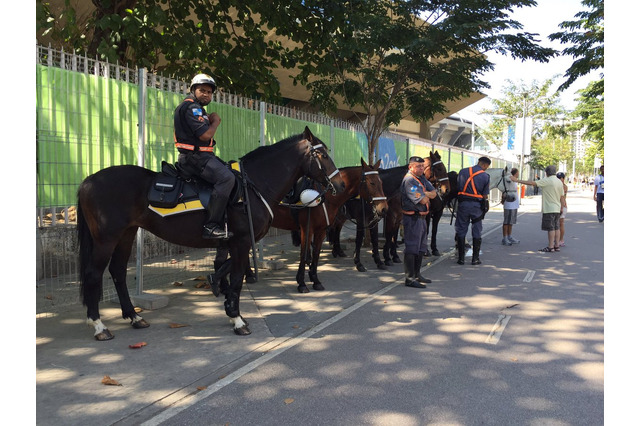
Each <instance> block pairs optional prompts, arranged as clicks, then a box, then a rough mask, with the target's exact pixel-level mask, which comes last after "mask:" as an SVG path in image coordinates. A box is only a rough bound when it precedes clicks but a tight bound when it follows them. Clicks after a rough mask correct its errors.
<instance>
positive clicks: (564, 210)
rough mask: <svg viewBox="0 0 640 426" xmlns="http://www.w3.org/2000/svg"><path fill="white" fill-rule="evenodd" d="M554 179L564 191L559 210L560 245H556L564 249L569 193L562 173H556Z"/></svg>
mask: <svg viewBox="0 0 640 426" xmlns="http://www.w3.org/2000/svg"><path fill="white" fill-rule="evenodd" d="M556 177H557V178H558V179H560V181H561V182H562V188H563V190H564V200H563V203H562V210H560V244H558V245H559V246H560V247H564V223H565V219H566V217H567V193H568V192H569V187H568V186H567V184H566V183H564V178H565V175H564V173H562V172H558V173H557V174H556Z"/></svg>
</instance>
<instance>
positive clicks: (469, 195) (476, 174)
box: [458, 167, 485, 200]
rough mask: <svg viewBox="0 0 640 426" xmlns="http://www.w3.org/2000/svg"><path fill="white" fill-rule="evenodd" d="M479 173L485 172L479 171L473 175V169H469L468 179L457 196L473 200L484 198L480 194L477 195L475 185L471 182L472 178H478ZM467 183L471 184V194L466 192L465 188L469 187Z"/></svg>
mask: <svg viewBox="0 0 640 426" xmlns="http://www.w3.org/2000/svg"><path fill="white" fill-rule="evenodd" d="M480 173H485V171H484V170H482V169H481V170H478V171H477V172H475V173H473V167H469V178H468V179H467V181H466V182H465V184H464V188H462V191H460V192H458V195H464V196H467V197H473V198H477V199H479V200H482V199H483V198H484V196H483V195H482V194H478V190H477V189H476V183H475V182H474V181H473V178H474V177H476V176H478V175H479V174H480ZM469 182H471V189H472V190H473V193H472V192H467V188H468V187H469Z"/></svg>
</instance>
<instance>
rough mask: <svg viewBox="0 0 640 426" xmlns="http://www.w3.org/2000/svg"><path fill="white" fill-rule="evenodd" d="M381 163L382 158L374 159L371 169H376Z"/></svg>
mask: <svg viewBox="0 0 640 426" xmlns="http://www.w3.org/2000/svg"><path fill="white" fill-rule="evenodd" d="M381 163H382V158H381V159H379V160H378V161H376V164H374V165H373V170H378V169H379V168H380V164H381Z"/></svg>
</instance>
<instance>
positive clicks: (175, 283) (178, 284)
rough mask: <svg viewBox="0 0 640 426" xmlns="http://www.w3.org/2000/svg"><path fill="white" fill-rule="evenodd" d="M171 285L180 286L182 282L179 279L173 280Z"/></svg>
mask: <svg viewBox="0 0 640 426" xmlns="http://www.w3.org/2000/svg"><path fill="white" fill-rule="evenodd" d="M173 285H174V286H176V287H181V286H182V282H180V281H174V282H173Z"/></svg>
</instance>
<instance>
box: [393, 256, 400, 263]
mask: <svg viewBox="0 0 640 426" xmlns="http://www.w3.org/2000/svg"><path fill="white" fill-rule="evenodd" d="M393 263H402V260H400V258H399V257H394V258H393Z"/></svg>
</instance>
